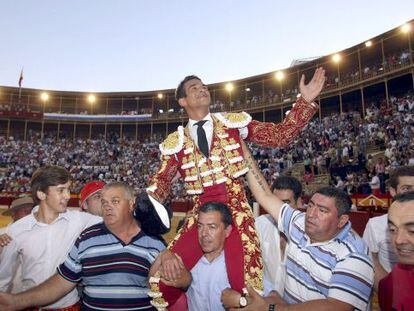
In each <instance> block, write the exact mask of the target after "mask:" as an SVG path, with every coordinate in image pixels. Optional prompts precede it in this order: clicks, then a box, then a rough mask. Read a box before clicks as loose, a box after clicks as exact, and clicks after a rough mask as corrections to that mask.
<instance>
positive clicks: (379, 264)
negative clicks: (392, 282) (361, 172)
mask: <svg viewBox="0 0 414 311" xmlns="http://www.w3.org/2000/svg"><path fill="white" fill-rule="evenodd" d="M410 191H414V166H401V167H399V168H397V169H396V170H395V171H394V172H392V173H391V176H390V194H391V196H393V197H394V196H395V195H396V194H401V193H405V192H410ZM363 239H364V241H365V243H367V244H368V247H369V249H370V252H371V255H372V259H373V261H374V264H375V279H374V280H375V283H374V289H375V290H378V283H379V281H380V280H381V279H382V278H384V277H385V276H387V274H388V273H389V272H390V271H391V270H392V268H393V266H394V265H395V264H396V263H397V262H398V259H397V256H396V255H395V253H394V250H393V248H392V245H391V241H390V237H389V234H388V215H387V214H384V215H382V216H378V217H373V218H371V219H370V220H369V221H368V223H367V225H366V227H365V231H364V235H363Z"/></svg>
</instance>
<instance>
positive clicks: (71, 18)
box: [0, 0, 414, 92]
mask: <svg viewBox="0 0 414 311" xmlns="http://www.w3.org/2000/svg"><path fill="white" fill-rule="evenodd" d="M413 18H414V1H413V0H407V1H405V0H394V1H390V0H375V1H373V0H347V1H339V0H333V1H332V0H331V1H328V0H312V1H306V0H302V1H300V0H289V1H281V0H279V1H278V0H273V1H271V0H256V1H251V0H250V1H247V0H204V1H201V0H199V1H197V0H192V1H188V0H146V1H144V0H71V1H69V0H65V1H64V0H1V1H0V42H1V44H0V86H18V80H19V76H20V71H21V69H22V68H24V69H23V75H24V80H23V87H28V88H37V89H45V90H68V91H85V92H112V91H114V92H117V91H120V92H121V91H149V90H162V89H170V88H175V87H176V85H177V84H178V83H179V82H180V81H181V80H182V79H183V78H184V77H185V76H186V75H189V74H196V75H198V76H199V77H201V78H202V79H203V81H204V82H205V83H207V84H209V83H216V82H222V81H223V82H224V81H231V80H234V79H240V78H245V77H249V76H253V75H258V74H263V73H267V72H271V71H275V70H280V69H283V68H287V67H289V65H290V64H291V62H292V61H293V60H294V59H300V58H307V57H313V56H322V55H327V54H330V53H334V52H337V51H340V50H343V49H345V48H348V47H351V46H353V45H355V44H358V43H361V42H363V41H365V40H367V39H369V38H371V37H374V36H376V35H379V34H381V33H383V32H386V31H388V30H390V29H392V28H394V27H396V26H399V25H401V24H402V23H404V22H406V21H409V20H411V19H413Z"/></svg>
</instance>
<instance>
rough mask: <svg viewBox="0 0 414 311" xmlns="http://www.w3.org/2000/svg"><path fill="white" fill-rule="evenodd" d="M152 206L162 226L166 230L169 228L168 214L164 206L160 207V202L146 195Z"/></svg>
mask: <svg viewBox="0 0 414 311" xmlns="http://www.w3.org/2000/svg"><path fill="white" fill-rule="evenodd" d="M148 197H149V199H150V201H151V203H152V205H154V208H155V211H156V212H157V214H158V216H159V217H160V219H161V221H162V223H163V225H164V226H165V227H166V228H170V226H171V224H170V217H168V212H167V210H166V209H165V207H164V205H162V204H161V203H160V202H158V201H157V200H155V199H154V198H153V197H152V196H150V195H148Z"/></svg>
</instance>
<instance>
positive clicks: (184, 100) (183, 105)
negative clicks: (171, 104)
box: [178, 97, 187, 108]
mask: <svg viewBox="0 0 414 311" xmlns="http://www.w3.org/2000/svg"><path fill="white" fill-rule="evenodd" d="M178 104H179V105H180V106H181V107H183V108H185V107H186V106H187V100H186V99H185V97H181V98H180V99H179V100H178Z"/></svg>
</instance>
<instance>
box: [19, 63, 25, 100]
mask: <svg viewBox="0 0 414 311" xmlns="http://www.w3.org/2000/svg"><path fill="white" fill-rule="evenodd" d="M23 68H24V67H22V70H21V71H20V77H19V105H20V104H21V103H22V82H23Z"/></svg>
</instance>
